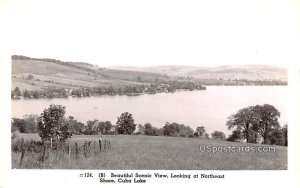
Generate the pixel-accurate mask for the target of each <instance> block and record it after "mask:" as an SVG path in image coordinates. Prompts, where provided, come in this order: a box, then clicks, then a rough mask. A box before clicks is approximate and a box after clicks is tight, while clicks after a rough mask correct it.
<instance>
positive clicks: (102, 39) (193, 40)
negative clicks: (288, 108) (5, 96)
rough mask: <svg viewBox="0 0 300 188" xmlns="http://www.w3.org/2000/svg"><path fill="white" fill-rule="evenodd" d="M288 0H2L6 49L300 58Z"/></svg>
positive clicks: (71, 57) (66, 55)
mask: <svg viewBox="0 0 300 188" xmlns="http://www.w3.org/2000/svg"><path fill="white" fill-rule="evenodd" d="M296 2H297V1H290V0H272V1H271V0H257V1H255V0H226V1H224V0H209V1H207V0H195V1H194V0H128V1H124V0H110V1H107V0H97V1H89V0H85V1H76V0H74V1H56V0H49V1H48V0H23V1H14V0H12V1H8V0H1V1H0V24H1V25H0V26H1V29H0V30H1V31H0V34H1V35H0V40H1V41H4V44H5V46H3V45H2V47H1V49H0V50H2V51H3V52H4V51H5V52H6V53H8V54H17V55H25V56H30V57H38V58H53V59H59V60H63V61H81V62H88V63H91V64H94V65H98V66H100V67H107V66H117V65H118V66H156V65H191V66H217V65H241V64H271V65H279V66H288V65H292V64H294V63H297V62H299V53H298V52H299V51H300V26H299V25H300V19H299V18H300V16H299V10H300V8H299V7H300V6H299V4H300V3H298V4H297V3H296Z"/></svg>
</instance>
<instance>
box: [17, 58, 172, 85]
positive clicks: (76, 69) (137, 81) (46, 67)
mask: <svg viewBox="0 0 300 188" xmlns="http://www.w3.org/2000/svg"><path fill="white" fill-rule="evenodd" d="M167 80H170V78H169V77H168V76H163V75H160V74H157V73H144V72H136V71H124V70H113V69H107V68H100V67H97V66H93V65H91V64H87V63H79V62H61V61H58V60H52V59H35V58H29V57H25V56H13V57H12V88H15V87H19V88H20V90H21V91H23V90H25V89H27V90H44V89H47V88H57V89H59V88H81V87H85V88H93V87H109V86H113V87H121V86H122V87H124V86H128V85H141V84H149V83H152V82H155V81H162V82H163V81H167Z"/></svg>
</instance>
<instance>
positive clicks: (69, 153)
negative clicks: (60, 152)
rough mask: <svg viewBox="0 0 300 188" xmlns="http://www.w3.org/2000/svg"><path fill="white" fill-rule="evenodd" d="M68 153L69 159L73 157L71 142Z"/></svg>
mask: <svg viewBox="0 0 300 188" xmlns="http://www.w3.org/2000/svg"><path fill="white" fill-rule="evenodd" d="M68 155H69V159H70V158H71V146H70V143H69V148H68Z"/></svg>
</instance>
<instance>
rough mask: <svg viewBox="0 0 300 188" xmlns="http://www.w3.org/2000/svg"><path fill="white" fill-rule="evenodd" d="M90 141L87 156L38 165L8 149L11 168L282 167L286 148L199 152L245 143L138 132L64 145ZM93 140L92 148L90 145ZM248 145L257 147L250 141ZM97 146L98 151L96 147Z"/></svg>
mask: <svg viewBox="0 0 300 188" xmlns="http://www.w3.org/2000/svg"><path fill="white" fill-rule="evenodd" d="M19 137H20V138H24V139H25V140H28V139H34V140H39V136H38V135H37V134H20V135H19ZM99 139H102V140H104V139H105V140H108V141H110V143H111V148H110V149H107V150H102V151H99V149H98V147H99V146H98V145H97V142H98V140H99ZM85 141H92V144H91V146H92V147H91V148H92V149H91V151H90V153H89V154H88V156H87V157H85V156H84V155H79V156H78V158H77V159H76V158H75V157H72V156H74V151H73V150H72V152H71V157H70V156H68V155H67V154H64V153H59V151H58V152H56V153H54V154H52V156H50V157H49V158H48V159H47V160H46V161H45V162H44V163H43V164H40V163H39V162H38V161H39V160H40V157H41V154H40V153H34V152H26V154H25V156H24V159H23V164H22V166H21V167H20V166H19V163H20V158H21V152H13V151H12V168H26V169H39V168H41V169H109V170H286V169H287V147H284V146H274V147H276V151H275V152H264V153H263V152H231V153H230V152H217V153H212V152H200V145H205V146H208V145H211V146H228V145H231V146H248V144H246V143H233V142H227V141H219V140H212V139H199V138H181V137H166V136H142V135H116V136H103V137H102V138H101V137H100V136H99V135H93V136H85V135H82V136H81V135H76V136H74V137H73V138H72V139H70V140H69V141H68V143H67V144H69V145H74V144H75V142H77V143H78V145H82V144H83V143H84V142H85ZM93 143H95V144H96V145H95V149H94V147H93ZM251 146H261V145H257V144H252V145H251ZM97 149H98V150H97Z"/></svg>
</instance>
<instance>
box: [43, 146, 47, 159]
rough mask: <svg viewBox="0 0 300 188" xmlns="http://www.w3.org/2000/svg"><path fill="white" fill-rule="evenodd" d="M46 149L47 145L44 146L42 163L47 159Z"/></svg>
mask: <svg viewBox="0 0 300 188" xmlns="http://www.w3.org/2000/svg"><path fill="white" fill-rule="evenodd" d="M46 149H47V145H46V144H45V145H44V150H43V155H42V162H44V161H45V157H46Z"/></svg>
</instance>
